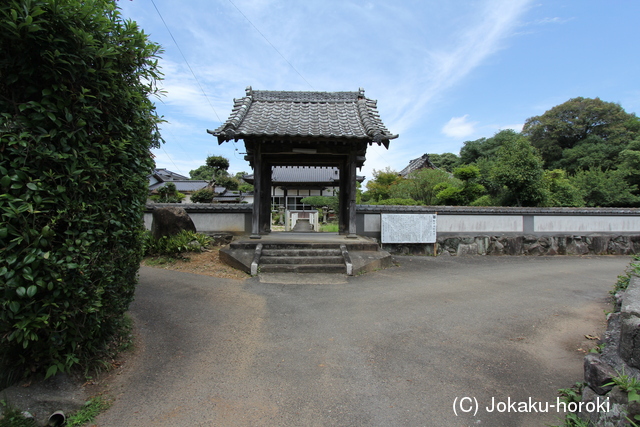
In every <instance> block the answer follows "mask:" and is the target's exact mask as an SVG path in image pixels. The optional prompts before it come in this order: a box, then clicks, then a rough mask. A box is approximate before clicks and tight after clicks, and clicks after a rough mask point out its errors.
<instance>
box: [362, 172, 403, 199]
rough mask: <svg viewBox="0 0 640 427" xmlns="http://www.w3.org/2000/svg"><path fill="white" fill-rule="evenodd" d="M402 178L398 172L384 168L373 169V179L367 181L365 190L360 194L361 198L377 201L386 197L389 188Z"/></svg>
mask: <svg viewBox="0 0 640 427" xmlns="http://www.w3.org/2000/svg"><path fill="white" fill-rule="evenodd" d="M401 179H402V178H401V177H400V176H399V175H398V172H396V171H393V170H391V169H390V168H388V167H387V168H386V169H384V170H375V169H374V170H373V180H371V181H369V182H367V191H366V192H365V193H364V194H363V195H362V198H363V200H366V201H373V202H377V201H380V200H384V199H388V198H389V197H390V195H389V189H390V188H391V186H392V185H393V184H395V183H397V182H399V181H400V180H401Z"/></svg>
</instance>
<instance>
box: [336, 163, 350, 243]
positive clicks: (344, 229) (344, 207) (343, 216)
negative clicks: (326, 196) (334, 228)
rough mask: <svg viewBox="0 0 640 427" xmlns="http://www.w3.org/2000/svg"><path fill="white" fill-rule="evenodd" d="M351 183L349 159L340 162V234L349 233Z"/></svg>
mask: <svg viewBox="0 0 640 427" xmlns="http://www.w3.org/2000/svg"><path fill="white" fill-rule="evenodd" d="M348 181H349V168H348V162H347V159H344V160H342V161H341V162H340V185H339V186H338V202H339V203H338V232H339V233H340V234H347V233H348V232H349V214H348V212H349V211H348V207H349V199H348V197H347V196H348V195H347V192H348V185H347V182H348Z"/></svg>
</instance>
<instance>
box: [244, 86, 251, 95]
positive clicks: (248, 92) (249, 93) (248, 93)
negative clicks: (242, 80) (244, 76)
mask: <svg viewBox="0 0 640 427" xmlns="http://www.w3.org/2000/svg"><path fill="white" fill-rule="evenodd" d="M244 91H245V92H246V93H247V96H251V95H253V89H251V86H247V88H246V89H245V90H244Z"/></svg>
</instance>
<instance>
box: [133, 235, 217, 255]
mask: <svg viewBox="0 0 640 427" xmlns="http://www.w3.org/2000/svg"><path fill="white" fill-rule="evenodd" d="M211 241H212V239H211V237H209V236H207V235H206V234H199V233H194V232H193V231H183V232H181V233H179V234H176V235H175V236H170V237H168V236H163V237H162V238H160V239H154V238H153V236H152V235H151V232H149V231H145V233H144V254H145V255H154V256H155V255H169V256H176V255H180V254H182V253H185V252H200V251H201V250H202V249H203V248H206V247H207V246H208V245H209V244H210V243H211Z"/></svg>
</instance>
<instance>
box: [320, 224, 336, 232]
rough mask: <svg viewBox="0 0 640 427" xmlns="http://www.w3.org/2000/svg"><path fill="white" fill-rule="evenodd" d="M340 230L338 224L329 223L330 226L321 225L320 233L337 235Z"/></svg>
mask: <svg viewBox="0 0 640 427" xmlns="http://www.w3.org/2000/svg"><path fill="white" fill-rule="evenodd" d="M338 230H339V226H338V224H335V223H329V224H320V231H321V232H323V233H337V232H338Z"/></svg>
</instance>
